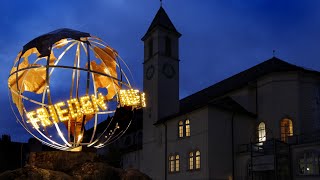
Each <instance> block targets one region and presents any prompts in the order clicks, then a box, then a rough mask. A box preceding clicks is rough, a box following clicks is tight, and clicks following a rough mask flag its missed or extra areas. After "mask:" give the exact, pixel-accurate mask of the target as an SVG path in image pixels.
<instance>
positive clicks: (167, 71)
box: [162, 63, 176, 79]
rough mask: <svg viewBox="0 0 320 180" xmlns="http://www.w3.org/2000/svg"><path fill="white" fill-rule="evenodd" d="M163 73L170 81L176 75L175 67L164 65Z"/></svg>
mask: <svg viewBox="0 0 320 180" xmlns="http://www.w3.org/2000/svg"><path fill="white" fill-rule="evenodd" d="M162 73H163V74H164V75H165V76H166V77H167V78H169V79H171V78H173V77H174V75H175V74H176V72H175V70H174V67H173V66H172V65H171V64H169V63H165V64H164V65H163V67H162Z"/></svg>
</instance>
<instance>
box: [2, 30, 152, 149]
mask: <svg viewBox="0 0 320 180" xmlns="http://www.w3.org/2000/svg"><path fill="white" fill-rule="evenodd" d="M127 74H131V72H130V70H129V68H128V66H127V65H126V63H125V62H124V61H123V60H122V59H121V57H120V56H119V54H118V52H117V51H116V50H114V49H113V48H111V47H110V46H108V45H107V44H106V43H105V42H103V41H102V40H101V39H99V38H97V37H93V36H91V35H90V34H89V33H84V32H80V31H75V30H71V29H59V30H56V31H53V32H50V33H48V34H44V35H42V36H39V37H37V38H35V39H33V40H32V41H30V42H29V43H27V44H26V45H25V46H23V49H22V51H21V52H20V53H19V54H18V56H17V58H16V59H15V61H14V65H13V67H12V69H11V71H10V75H9V78H8V87H9V90H10V95H9V97H10V98H11V100H12V102H13V105H12V109H13V112H14V113H15V115H16V118H17V120H18V122H19V123H20V124H21V125H22V126H23V127H24V128H25V129H26V131H27V132H29V133H30V134H31V135H32V136H34V137H35V138H37V139H38V140H39V141H41V142H42V143H43V144H45V145H48V146H51V147H54V148H57V149H60V150H67V151H80V150H81V149H82V148H81V146H88V147H91V146H92V147H96V148H101V147H104V146H105V145H107V144H109V143H111V142H113V141H115V140H116V139H117V138H119V137H121V135H122V134H124V133H125V131H126V130H127V128H128V126H129V125H130V124H131V116H125V119H126V120H124V121H123V117H122V119H121V121H122V122H121V126H120V125H119V124H118V123H117V121H118V120H117V119H116V118H113V117H114V115H115V114H116V112H117V111H118V109H120V108H123V107H126V108H127V107H131V108H129V109H130V111H133V110H134V109H138V108H142V107H145V106H146V104H145V95H144V93H142V92H139V91H138V90H135V89H133V88H132V86H131V84H130V81H129V80H132V78H131V77H129V76H127ZM127 109H128V108H127ZM118 114H119V113H118ZM117 116H119V115H117ZM108 117H111V118H108ZM107 119H108V120H107ZM104 121H108V122H106V123H102V122H104ZM99 123H101V124H105V125H104V126H103V128H102V131H101V132H100V131H99V132H97V129H98V128H97V126H98V124H99ZM99 129H101V128H99ZM87 132H90V133H87ZM98 134H99V135H98Z"/></svg>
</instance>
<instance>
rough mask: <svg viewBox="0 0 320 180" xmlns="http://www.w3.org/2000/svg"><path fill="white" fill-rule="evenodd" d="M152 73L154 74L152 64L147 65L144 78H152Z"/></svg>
mask: <svg viewBox="0 0 320 180" xmlns="http://www.w3.org/2000/svg"><path fill="white" fill-rule="evenodd" d="M153 74H154V66H153V65H151V66H149V67H148V68H147V71H146V78H147V79H148V80H150V79H152V77H153Z"/></svg>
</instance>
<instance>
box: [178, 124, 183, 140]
mask: <svg viewBox="0 0 320 180" xmlns="http://www.w3.org/2000/svg"><path fill="white" fill-rule="evenodd" d="M182 137H183V121H179V138H182Z"/></svg>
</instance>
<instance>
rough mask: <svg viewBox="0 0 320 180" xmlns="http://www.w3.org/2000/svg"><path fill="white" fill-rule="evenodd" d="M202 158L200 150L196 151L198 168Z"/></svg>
mask: <svg viewBox="0 0 320 180" xmlns="http://www.w3.org/2000/svg"><path fill="white" fill-rule="evenodd" d="M200 164H201V159H200V151H196V169H200Z"/></svg>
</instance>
